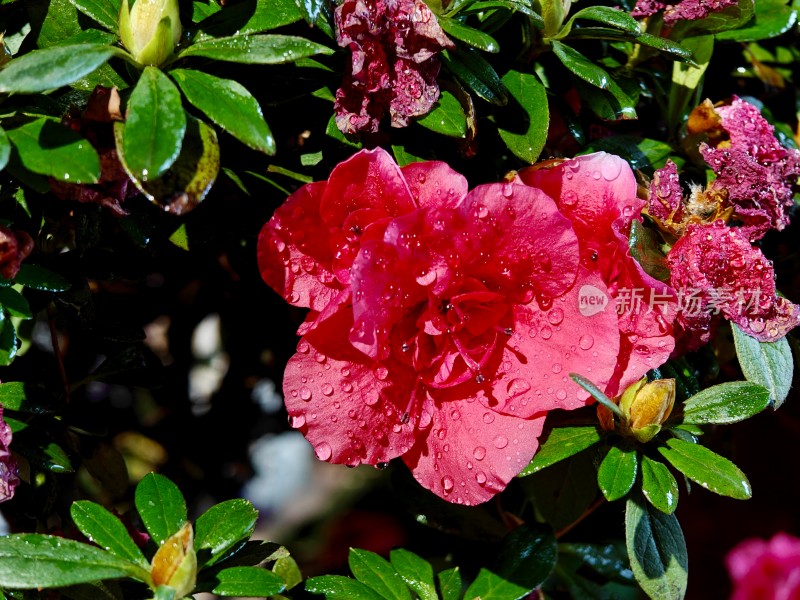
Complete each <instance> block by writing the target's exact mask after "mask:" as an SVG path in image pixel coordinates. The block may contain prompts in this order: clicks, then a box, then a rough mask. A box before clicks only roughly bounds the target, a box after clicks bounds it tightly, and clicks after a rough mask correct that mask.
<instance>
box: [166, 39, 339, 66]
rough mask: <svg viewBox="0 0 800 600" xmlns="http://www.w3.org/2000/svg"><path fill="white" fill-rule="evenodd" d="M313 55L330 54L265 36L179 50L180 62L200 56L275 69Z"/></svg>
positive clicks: (203, 43) (323, 48)
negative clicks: (183, 59) (274, 67)
mask: <svg viewBox="0 0 800 600" xmlns="http://www.w3.org/2000/svg"><path fill="white" fill-rule="evenodd" d="M315 54H333V50H331V49H330V48H328V47H326V46H323V45H322V44H318V43H316V42H312V41H310V40H307V39H305V38H301V37H295V36H290V35H276V34H266V35H247V36H232V37H227V38H215V39H206V40H201V41H199V42H196V43H194V44H192V45H191V46H189V47H188V48H186V49H185V50H183V51H182V52H181V53H180V55H179V56H180V58H187V57H189V56H202V57H204V58H213V59H214V60H222V61H228V62H236V63H246V64H259V65H277V64H283V63H290V62H294V61H296V60H298V59H300V58H306V57H308V56H314V55H315Z"/></svg>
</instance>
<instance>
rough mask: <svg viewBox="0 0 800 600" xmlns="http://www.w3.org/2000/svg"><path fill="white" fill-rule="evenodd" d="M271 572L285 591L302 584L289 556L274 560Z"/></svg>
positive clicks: (295, 562)
mask: <svg viewBox="0 0 800 600" xmlns="http://www.w3.org/2000/svg"><path fill="white" fill-rule="evenodd" d="M272 572H273V573H275V574H276V575H278V576H280V578H281V579H283V582H284V583H285V584H286V589H287V590H290V589H292V588H293V587H295V586H296V585H300V584H301V583H303V574H302V573H301V572H300V567H299V566H298V564H297V561H296V560H295V559H293V558H292V557H291V556H284V557H282V558H279V559H278V560H276V561H275V564H274V565H273V566H272ZM422 600H424V599H422Z"/></svg>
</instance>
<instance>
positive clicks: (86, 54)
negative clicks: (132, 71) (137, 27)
mask: <svg viewBox="0 0 800 600" xmlns="http://www.w3.org/2000/svg"><path fill="white" fill-rule="evenodd" d="M121 53H122V50H120V49H118V48H114V47H113V46H107V45H104V44H73V45H68V46H55V47H52V48H45V49H43V50H34V51H33V52H29V53H28V54H23V55H22V56H20V57H19V58H15V59H14V60H12V61H11V62H10V63H8V65H7V66H6V67H5V68H4V69H3V70H2V71H0V92H3V93H17V94H35V93H37V92H45V91H47V90H54V89H57V88H60V87H62V86H65V85H69V84H70V83H73V82H75V81H77V80H79V79H81V78H82V77H85V76H86V75H88V74H89V73H91V72H92V71H94V70H95V69H97V68H98V67H99V66H100V65H102V64H104V63H105V62H106V61H107V60H108V59H109V58H111V57H112V56H115V55H118V54H121Z"/></svg>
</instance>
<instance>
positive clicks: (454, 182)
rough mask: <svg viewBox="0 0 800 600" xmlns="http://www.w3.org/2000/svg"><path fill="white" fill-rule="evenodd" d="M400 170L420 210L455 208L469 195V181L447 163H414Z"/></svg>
mask: <svg viewBox="0 0 800 600" xmlns="http://www.w3.org/2000/svg"><path fill="white" fill-rule="evenodd" d="M400 170H401V171H402V172H403V177H405V180H406V183H407V184H408V187H409V189H410V190H411V196H412V197H413V198H414V200H415V201H416V203H417V206H419V207H420V208H429V207H430V208H437V209H442V208H455V207H456V206H458V204H459V203H460V202H462V201H463V200H464V197H465V196H466V195H467V192H468V184H467V179H466V178H465V177H464V176H463V175H462V174H461V173H458V172H456V171H454V170H453V169H451V168H450V166H449V165H448V164H447V163H445V162H440V161H427V162H414V163H410V164H408V165H406V166H405V167H402V168H401V169H400Z"/></svg>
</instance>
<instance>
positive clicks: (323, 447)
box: [314, 442, 333, 460]
mask: <svg viewBox="0 0 800 600" xmlns="http://www.w3.org/2000/svg"><path fill="white" fill-rule="evenodd" d="M314 453H315V454H316V455H317V458H318V459H320V460H328V459H330V457H331V455H332V454H333V451H332V450H331V446H330V444H329V443H328V442H322V443H321V444H318V445H317V446H316V447H315V448H314Z"/></svg>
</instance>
